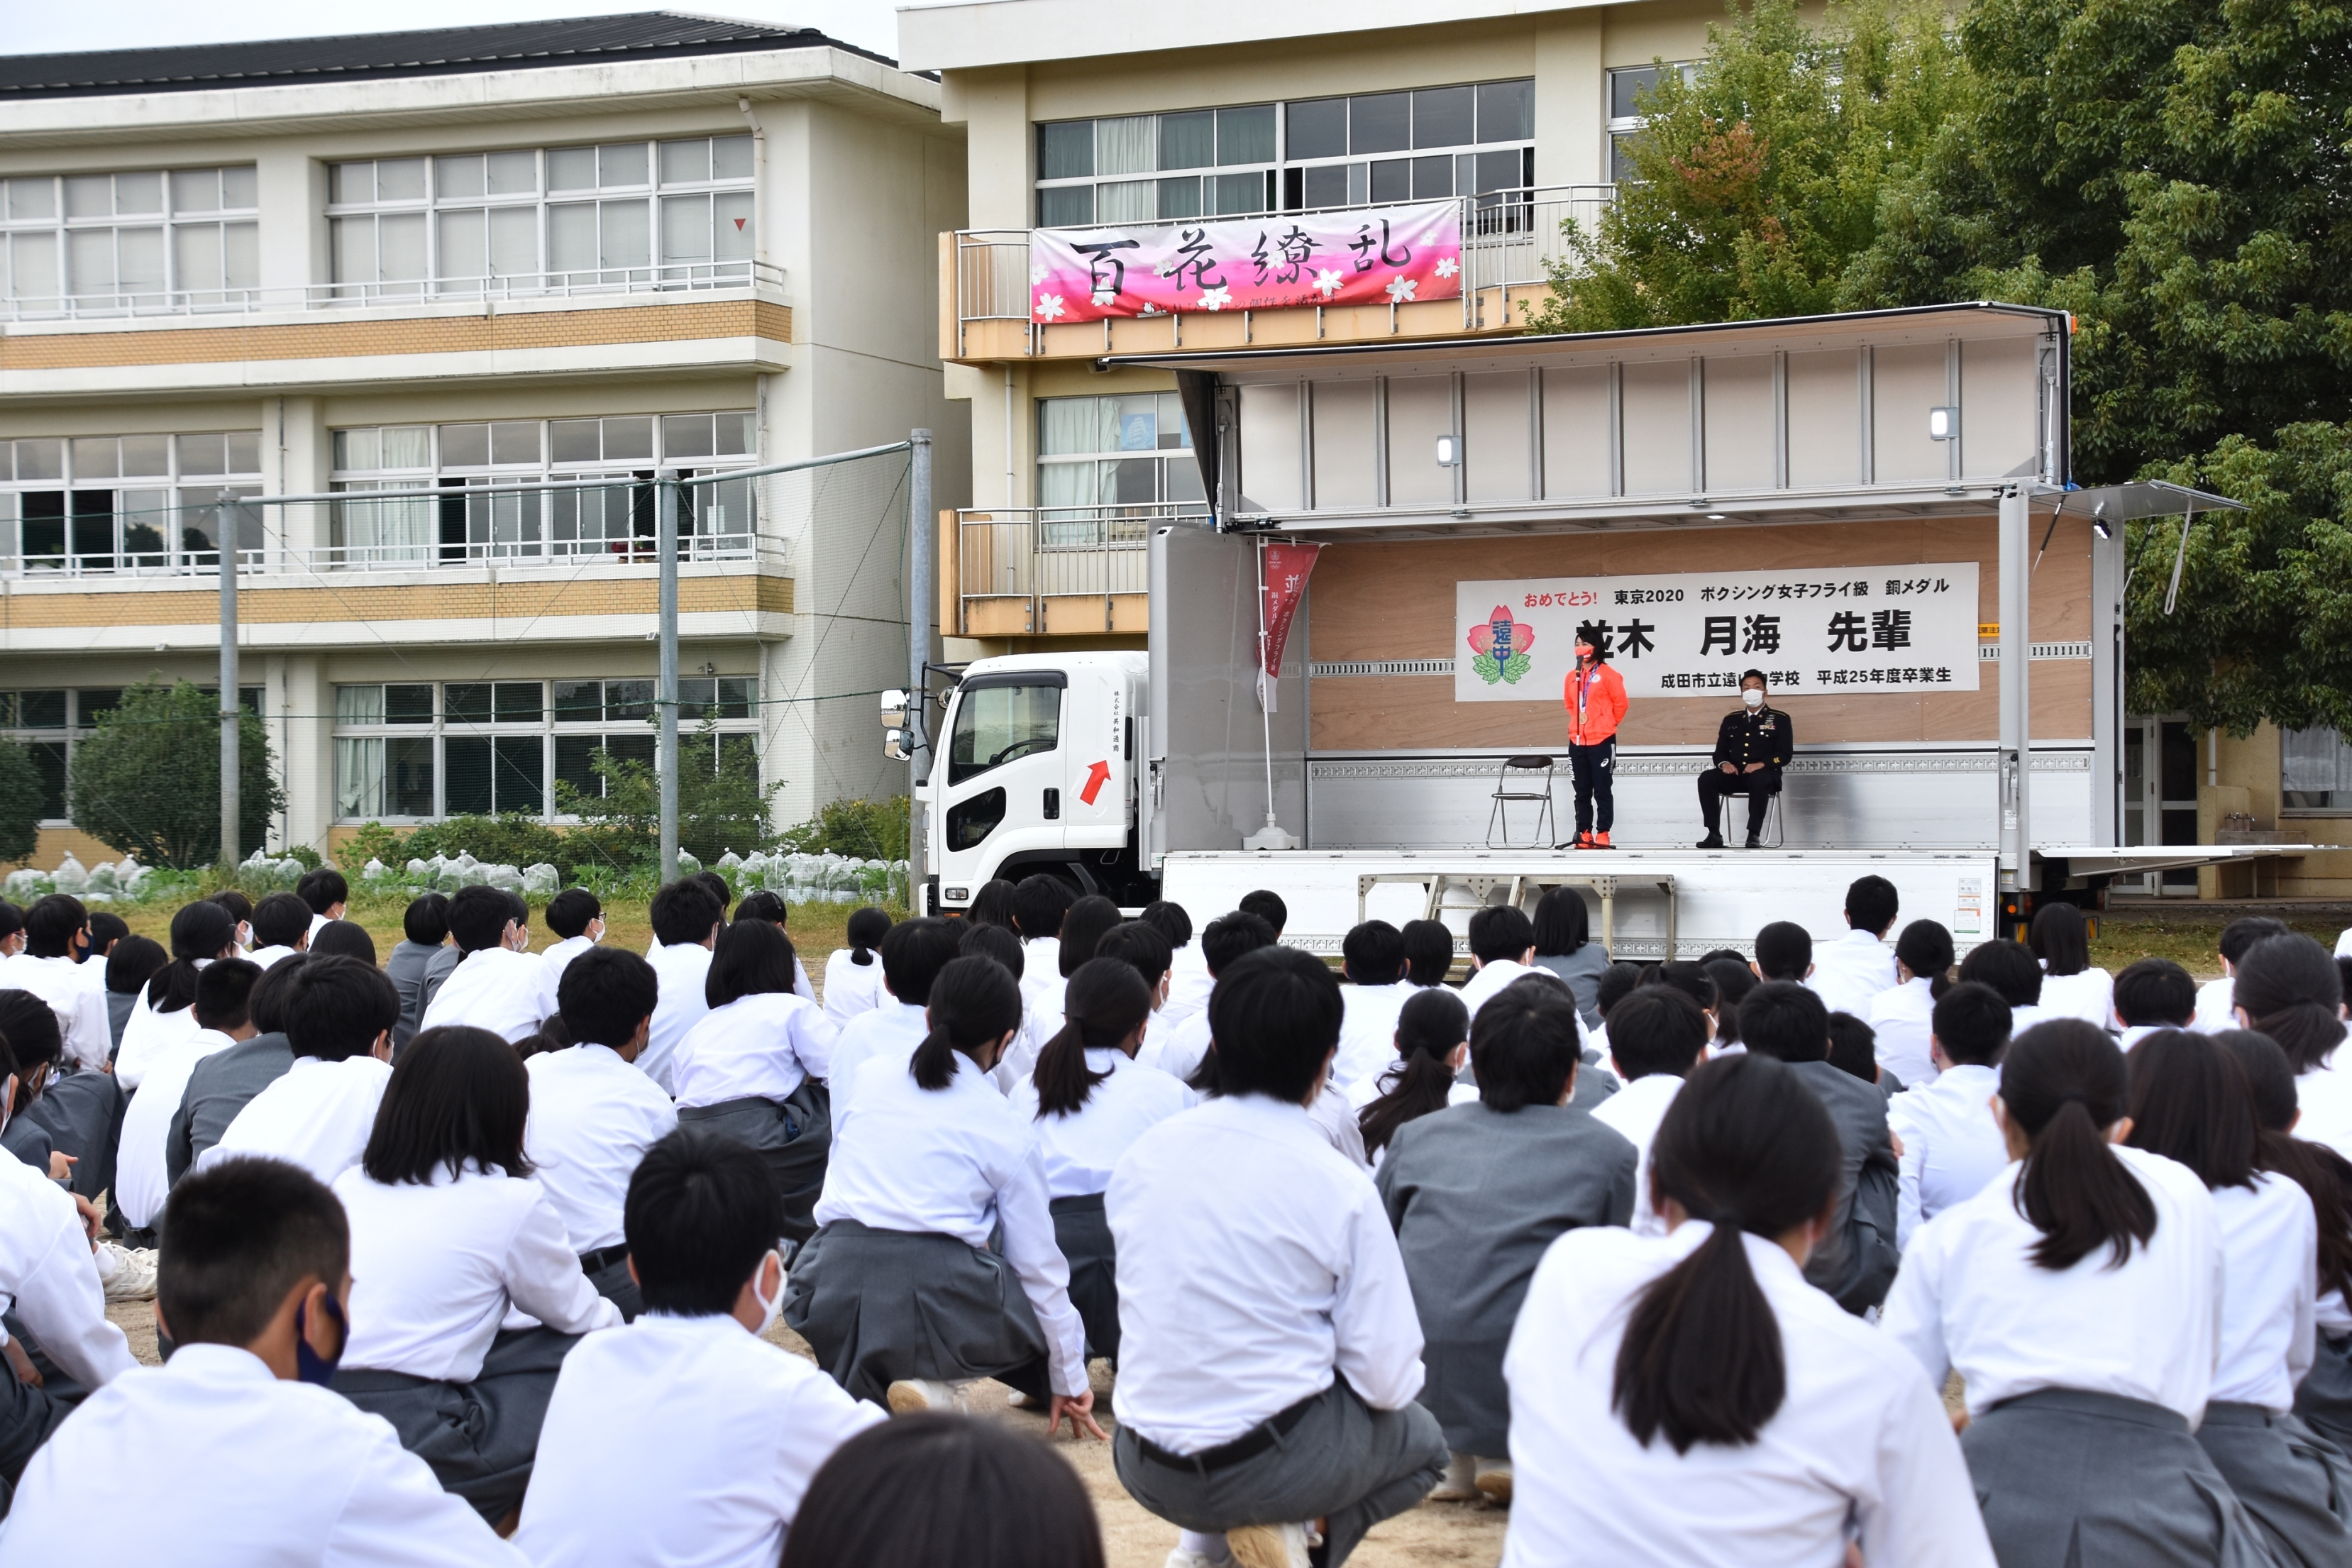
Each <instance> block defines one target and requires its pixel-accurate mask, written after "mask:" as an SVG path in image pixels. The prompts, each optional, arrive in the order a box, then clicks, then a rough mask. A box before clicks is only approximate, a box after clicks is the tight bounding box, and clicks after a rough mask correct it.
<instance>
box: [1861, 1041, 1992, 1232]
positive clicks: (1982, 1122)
mask: <svg viewBox="0 0 2352 1568" xmlns="http://www.w3.org/2000/svg"><path fill="white" fill-rule="evenodd" d="M1999 1093H2000V1073H1999V1072H1998V1071H1996V1070H1995V1069H1993V1068H1989V1067H1981V1066H1977V1065H1974V1064H1971V1063H1967V1062H1963V1063H1961V1064H1960V1065H1958V1066H1957V1067H1955V1068H1951V1069H1950V1070H1949V1071H1948V1072H1946V1073H1945V1074H1944V1075H1943V1076H1942V1077H1940V1078H1938V1079H1936V1081H1935V1082H1934V1083H1931V1084H1928V1085H1927V1086H1925V1087H1924V1088H1920V1089H1906V1090H1904V1091H1903V1092H1902V1093H1901V1094H1898V1095H1896V1096H1895V1098H1894V1099H1892V1100H1888V1101H1887V1102H1886V1125H1887V1127H1888V1129H1889V1130H1890V1131H1893V1132H1894V1134H1895V1136H1896V1137H1897V1138H1900V1139H1902V1140H1903V1158H1902V1161H1901V1173H1900V1176H1899V1177H1898V1181H1899V1183H1900V1193H1899V1195H1898V1196H1897V1197H1896V1199H1895V1245H1896V1246H1897V1247H1908V1246H1910V1245H1911V1237H1912V1233H1913V1232H1915V1231H1916V1230H1917V1229H1918V1228H1919V1227H1920V1226H1922V1225H1924V1224H1926V1223H1927V1221H1929V1220H1931V1219H1933V1218H1935V1217H1936V1216H1937V1215H1939V1214H1941V1213H1943V1212H1944V1211H1945V1210H1946V1209H1948V1208H1950V1207H1951V1206H1952V1205H1955V1204H1962V1203H1966V1202H1967V1201H1968V1200H1969V1199H1970V1198H1972V1197H1974V1196H1976V1195H1977V1194H1979V1193H1980V1192H1982V1191H1984V1190H1985V1188H1986V1187H1987V1186H1989V1185H1990V1184H1992V1183H1993V1182H1994V1181H1995V1180H1996V1179H1997V1178H1998V1177H1999V1176H2000V1173H2001V1172H2002V1171H2004V1170H2006V1169H2008V1167H2009V1141H2008V1139H2007V1138H2006V1137H2004V1136H2003V1135H2002V1133H2001V1130H2000V1123H1998V1122H1996V1121H1993V1119H1992V1097H1993V1096H1994V1095H1996V1094H1999Z"/></svg>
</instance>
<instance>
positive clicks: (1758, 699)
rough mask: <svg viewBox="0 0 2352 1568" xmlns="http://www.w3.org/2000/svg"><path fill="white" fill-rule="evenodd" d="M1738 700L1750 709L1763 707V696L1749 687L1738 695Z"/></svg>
mask: <svg viewBox="0 0 2352 1568" xmlns="http://www.w3.org/2000/svg"><path fill="white" fill-rule="evenodd" d="M1739 700H1741V701H1742V702H1745V703H1747V704H1748V706H1749V707H1750V708H1761V707H1763V706H1764V694H1763V693H1762V692H1760V691H1759V690H1757V689H1755V688H1754V687H1752V686H1751V687H1749V688H1748V689H1747V690H1745V691H1743V692H1741V693H1740V694H1739Z"/></svg>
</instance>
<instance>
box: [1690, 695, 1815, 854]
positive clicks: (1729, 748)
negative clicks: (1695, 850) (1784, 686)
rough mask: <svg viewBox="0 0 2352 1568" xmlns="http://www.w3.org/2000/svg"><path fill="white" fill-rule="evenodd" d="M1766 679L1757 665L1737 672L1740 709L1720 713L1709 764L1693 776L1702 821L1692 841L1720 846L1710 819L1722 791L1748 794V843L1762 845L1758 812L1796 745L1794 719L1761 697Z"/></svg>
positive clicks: (1774, 791) (1718, 811) (1719, 811)
mask: <svg viewBox="0 0 2352 1568" xmlns="http://www.w3.org/2000/svg"><path fill="white" fill-rule="evenodd" d="M1770 684H1771V682H1770V681H1769V680H1768V679H1765V675H1764V672H1763V671H1762V670H1760V669H1751V670H1748V672H1747V673H1746V674H1744V675H1742V676H1741V677H1740V678H1739V702H1740V710H1739V711H1738V712H1737V713H1727V714H1725V715H1724V716H1723V723H1722V726H1721V727H1720V728H1719V729H1718V730H1717V731H1716V737H1715V756H1714V759H1713V761H1714V765H1713V766H1712V767H1710V768H1708V769H1707V770H1706V772H1705V773H1701V774H1699V775H1698V814H1699V816H1700V818H1701V819H1702V820H1704V821H1705V822H1706V837H1704V838H1702V839H1700V840H1699V841H1698V847H1700V848H1702V849H1720V848H1722V847H1723V834H1722V832H1721V830H1720V829H1718V828H1717V826H1716V824H1717V820H1718V819H1719V818H1720V817H1721V816H1722V815H1723V797H1724V796H1725V795H1746V796H1747V797H1748V848H1750V849H1759V848H1761V847H1763V844H1764V813H1765V810H1766V808H1767V807H1769V805H1771V803H1772V797H1773V796H1774V795H1779V794H1780V770H1781V769H1782V768H1785V767H1787V766H1788V765H1789V759H1790V756H1791V755H1793V754H1794V753H1795V751H1796V745H1797V736H1796V726H1795V724H1794V723H1793V722H1791V721H1790V718H1789V716H1788V715H1787V714H1786V713H1783V712H1781V711H1780V710H1779V709H1778V708H1773V707H1770V706H1768V705H1767V704H1766V702H1765V700H1764V695H1765V691H1766V689H1768V688H1769V686H1770Z"/></svg>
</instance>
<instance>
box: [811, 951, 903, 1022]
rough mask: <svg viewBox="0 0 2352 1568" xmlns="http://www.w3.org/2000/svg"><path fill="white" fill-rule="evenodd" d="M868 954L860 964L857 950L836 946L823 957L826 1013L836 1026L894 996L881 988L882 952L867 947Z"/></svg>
mask: <svg viewBox="0 0 2352 1568" xmlns="http://www.w3.org/2000/svg"><path fill="white" fill-rule="evenodd" d="M866 958H867V959H869V960H871V962H870V963H863V964H861V963H858V962H857V954H856V950H854V949H851V948H846V947H837V948H835V949H834V950H833V952H832V953H831V954H830V955H828V956H827V957H826V959H825V961H824V1016H826V1017H828V1018H830V1019H832V1020H833V1023H834V1027H835V1028H839V1027H841V1026H843V1025H845V1024H846V1023H848V1022H849V1020H851V1019H852V1018H855V1017H856V1016H858V1015H859V1014H860V1013H870V1012H872V1011H873V1010H874V1009H875V1008H877V1007H879V1006H880V1005H882V1004H883V1003H885V1002H887V1001H890V1000H891V999H892V998H891V996H890V994H889V993H888V992H887V991H885V990H883V989H882V955H881V954H880V953H878V952H875V951H874V950H873V949H872V948H867V949H866Z"/></svg>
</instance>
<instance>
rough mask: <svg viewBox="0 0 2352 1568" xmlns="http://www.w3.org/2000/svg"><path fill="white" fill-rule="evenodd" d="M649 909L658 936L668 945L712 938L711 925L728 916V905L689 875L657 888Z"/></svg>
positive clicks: (665, 945)
mask: <svg viewBox="0 0 2352 1568" xmlns="http://www.w3.org/2000/svg"><path fill="white" fill-rule="evenodd" d="M646 913H647V914H648V915H649V916H650V917H651V918H652V920H653V922H654V940H655V941H656V942H660V943H661V944H662V945H663V946H664V947H678V946H682V945H685V944H687V943H689V942H693V943H699V942H708V941H709V940H710V928H711V927H713V926H715V925H717V924H719V921H721V920H722V919H724V918H725V917H726V914H727V906H726V905H724V904H722V903H721V902H719V900H718V899H716V898H714V897H712V896H711V892H710V889H708V888H706V887H704V886H703V885H702V884H701V883H700V882H698V881H697V880H695V879H692V878H688V879H685V880H683V881H677V882H672V883H670V884H668V885H667V886H666V887H662V888H657V889H655V890H654V897H653V902H652V903H651V904H649V905H647V906H646Z"/></svg>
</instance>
